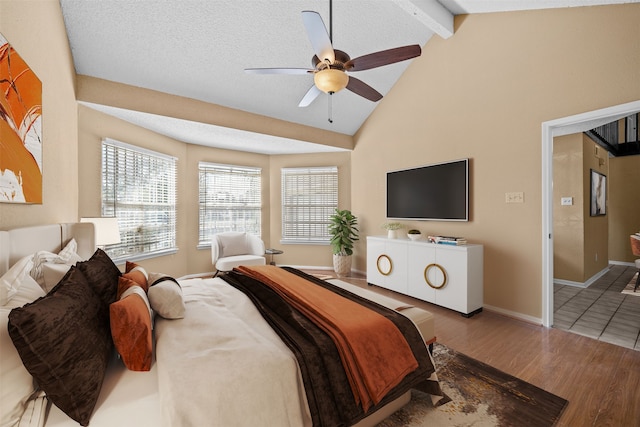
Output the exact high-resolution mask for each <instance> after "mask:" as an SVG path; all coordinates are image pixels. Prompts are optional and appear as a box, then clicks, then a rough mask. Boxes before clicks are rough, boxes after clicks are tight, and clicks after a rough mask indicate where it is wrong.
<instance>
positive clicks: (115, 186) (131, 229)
mask: <svg viewBox="0 0 640 427" xmlns="http://www.w3.org/2000/svg"><path fill="white" fill-rule="evenodd" d="M176 164H177V159H176V158H175V157H172V156H168V155H165V154H162V153H157V152H155V151H151V150H146V149H144V148H140V147H136V146H133V145H129V144H125V143H123V142H119V141H114V140H111V139H105V140H103V141H102V216H105V217H117V218H118V225H119V227H120V240H121V242H120V243H119V244H117V245H108V246H107V247H106V248H105V252H107V254H108V255H109V256H110V257H111V258H112V259H113V260H114V261H123V260H130V261H134V260H136V259H142V258H148V257H151V256H158V255H164V254H168V253H173V252H175V251H177V248H176Z"/></svg>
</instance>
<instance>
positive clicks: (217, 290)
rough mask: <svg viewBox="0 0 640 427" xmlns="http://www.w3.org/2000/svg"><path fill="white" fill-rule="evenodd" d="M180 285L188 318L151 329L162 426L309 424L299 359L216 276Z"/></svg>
mask: <svg viewBox="0 0 640 427" xmlns="http://www.w3.org/2000/svg"><path fill="white" fill-rule="evenodd" d="M180 284H181V285H182V290H183V293H184V299H185V304H186V306H187V309H186V317H185V318H184V319H180V320H165V319H161V318H159V317H158V318H157V321H156V325H155V335H156V358H157V368H158V383H159V388H160V393H159V394H160V399H161V404H162V408H163V411H164V414H163V419H164V420H165V424H166V426H167V427H187V426H198V427H200V426H205V425H206V426H225V427H230V426H258V425H264V426H282V427H285V426H307V425H309V426H310V425H311V417H310V415H309V410H308V406H307V402H306V398H305V393H304V388H303V384H302V377H301V375H300V372H299V369H298V364H297V363H296V359H295V357H294V356H293V354H292V353H291V351H290V350H289V349H288V348H287V347H286V346H285V344H284V343H283V342H282V340H280V338H279V337H278V336H277V335H276V333H275V332H273V330H272V329H271V327H269V325H268V324H267V323H266V322H265V320H264V319H263V318H262V316H261V315H260V313H259V312H258V311H257V309H256V308H255V307H254V305H253V304H252V303H251V301H250V300H249V299H248V298H247V297H246V296H245V295H244V294H243V293H242V292H240V291H238V290H237V289H235V288H233V287H232V286H229V285H228V284H226V282H224V281H223V280H222V279H220V278H216V279H189V280H183V281H180Z"/></svg>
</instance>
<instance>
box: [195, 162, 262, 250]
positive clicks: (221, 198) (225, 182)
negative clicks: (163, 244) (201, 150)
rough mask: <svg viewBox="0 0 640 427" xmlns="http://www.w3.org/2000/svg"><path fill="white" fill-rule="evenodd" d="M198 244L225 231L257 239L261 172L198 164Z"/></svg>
mask: <svg viewBox="0 0 640 427" xmlns="http://www.w3.org/2000/svg"><path fill="white" fill-rule="evenodd" d="M198 169H199V171H200V184H199V187H200V197H199V199H200V221H199V222H200V233H199V235H200V237H199V240H200V243H199V245H198V246H199V247H205V246H210V245H211V236H213V235H214V234H216V233H222V232H224V231H245V232H247V233H251V234H255V235H256V236H260V234H261V231H262V230H261V226H262V178H261V174H262V169H261V168H256V167H249V166H233V165H220V164H215V163H205V162H200V163H199V165H198Z"/></svg>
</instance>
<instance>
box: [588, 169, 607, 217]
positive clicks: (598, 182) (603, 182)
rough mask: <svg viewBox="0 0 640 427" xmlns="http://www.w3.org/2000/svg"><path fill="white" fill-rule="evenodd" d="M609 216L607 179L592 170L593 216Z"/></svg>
mask: <svg viewBox="0 0 640 427" xmlns="http://www.w3.org/2000/svg"><path fill="white" fill-rule="evenodd" d="M606 214H607V177H606V176H605V175H603V174H601V173H600V172H598V171H595V170H593V169H591V216H601V215H606Z"/></svg>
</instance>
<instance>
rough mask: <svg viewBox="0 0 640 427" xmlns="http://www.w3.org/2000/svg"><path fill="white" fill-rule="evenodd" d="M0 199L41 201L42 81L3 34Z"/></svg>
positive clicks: (0, 47) (0, 58)
mask: <svg viewBox="0 0 640 427" xmlns="http://www.w3.org/2000/svg"><path fill="white" fill-rule="evenodd" d="M0 202H9V203H42V83H41V82H40V80H39V79H38V77H37V76H36V75H35V73H34V72H33V71H32V70H31V68H29V66H28V65H27V63H26V62H24V60H23V59H22V58H21V57H20V55H18V53H17V52H16V51H15V50H14V49H13V48H12V47H11V45H10V44H9V42H8V41H7V40H6V39H5V38H4V37H3V36H2V34H0Z"/></svg>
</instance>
